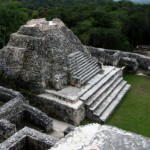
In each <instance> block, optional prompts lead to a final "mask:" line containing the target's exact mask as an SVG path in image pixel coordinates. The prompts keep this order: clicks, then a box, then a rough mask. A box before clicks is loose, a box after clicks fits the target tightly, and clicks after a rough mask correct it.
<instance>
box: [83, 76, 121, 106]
mask: <svg viewBox="0 0 150 150" xmlns="http://www.w3.org/2000/svg"><path fill="white" fill-rule="evenodd" d="M119 77H120V74H118V75H115V76H113V77H112V78H110V79H109V80H108V82H107V83H104V85H102V86H101V87H99V88H98V89H97V90H96V92H95V93H94V94H92V97H90V98H89V99H88V100H86V102H85V104H86V105H87V106H91V104H92V103H93V102H94V101H95V100H96V99H98V98H100V96H102V95H103V94H104V92H105V91H106V90H108V89H109V88H111V86H112V85H113V84H114V83H115V82H116V80H121V79H122V78H120V79H119Z"/></svg>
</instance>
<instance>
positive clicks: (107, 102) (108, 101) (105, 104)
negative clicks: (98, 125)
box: [94, 81, 127, 116]
mask: <svg viewBox="0 0 150 150" xmlns="http://www.w3.org/2000/svg"><path fill="white" fill-rule="evenodd" d="M126 84H127V82H126V81H122V83H120V84H119V85H118V86H117V87H116V88H115V90H114V91H113V92H112V93H111V94H110V96H109V97H107V99H106V100H105V101H104V102H103V103H102V104H101V105H100V106H99V107H97V109H96V110H94V115H96V116H100V115H101V114H102V113H103V112H104V111H105V110H106V109H107V107H108V106H109V105H110V104H111V103H112V102H113V100H115V98H116V97H117V95H118V94H119V93H120V92H121V91H122V89H123V88H124V87H125V85H126Z"/></svg>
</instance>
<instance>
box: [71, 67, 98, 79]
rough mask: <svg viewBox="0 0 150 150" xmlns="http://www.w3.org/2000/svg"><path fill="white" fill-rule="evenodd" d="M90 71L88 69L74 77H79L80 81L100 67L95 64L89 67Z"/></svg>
mask: <svg viewBox="0 0 150 150" xmlns="http://www.w3.org/2000/svg"><path fill="white" fill-rule="evenodd" d="M87 68H88V69H86V70H85V71H81V72H79V73H78V74H76V75H75V76H74V77H77V78H79V79H82V78H84V77H85V76H86V75H87V74H89V73H91V72H92V71H93V70H95V69H96V68H97V69H99V66H98V65H97V64H95V65H94V66H92V67H90V68H89V67H87Z"/></svg>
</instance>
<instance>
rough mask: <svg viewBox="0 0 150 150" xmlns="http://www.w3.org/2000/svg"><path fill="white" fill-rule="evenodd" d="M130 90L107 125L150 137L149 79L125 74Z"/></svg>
mask: <svg viewBox="0 0 150 150" xmlns="http://www.w3.org/2000/svg"><path fill="white" fill-rule="evenodd" d="M124 77H125V80H127V81H128V83H129V84H131V86H132V87H131V90H130V91H129V93H128V94H127V95H126V96H125V97H124V99H123V101H122V103H121V104H120V105H119V107H118V108H117V109H116V111H115V112H114V113H113V115H112V117H111V118H110V120H108V124H110V125H113V126H116V127H119V128H122V129H125V130H128V131H132V132H135V133H138V134H142V135H144V136H147V137H150V130H149V126H150V119H149V114H150V92H149V91H150V79H149V78H147V77H141V76H136V75H132V74H126V75H125V76H124Z"/></svg>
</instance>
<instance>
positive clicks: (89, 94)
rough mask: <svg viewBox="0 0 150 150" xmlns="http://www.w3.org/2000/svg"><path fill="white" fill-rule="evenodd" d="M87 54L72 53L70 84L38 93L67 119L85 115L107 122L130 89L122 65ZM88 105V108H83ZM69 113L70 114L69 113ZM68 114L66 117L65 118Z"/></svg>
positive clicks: (77, 119)
mask: <svg viewBox="0 0 150 150" xmlns="http://www.w3.org/2000/svg"><path fill="white" fill-rule="evenodd" d="M88 57H89V56H88V55H87V54H83V53H81V52H75V53H73V54H71V55H69V59H68V60H69V62H70V64H69V68H70V70H69V71H70V78H71V80H70V81H71V84H72V86H71V85H69V86H66V87H64V88H63V89H61V90H59V91H56V90H50V89H46V90H45V93H43V94H40V95H38V98H39V99H43V100H44V101H45V103H47V107H48V103H49V105H50V107H49V108H48V109H46V108H47V107H45V106H44V107H43V108H44V109H43V111H44V110H46V111H49V113H50V114H55V115H56V116H57V117H60V118H61V119H64V120H65V121H68V118H69V121H71V122H72V123H73V124H79V123H80V122H81V120H82V119H83V118H84V116H87V117H88V118H90V119H92V120H96V121H98V122H105V121H106V120H107V119H108V118H109V116H110V115H111V114H112V112H113V111H114V109H115V108H116V107H117V106H118V104H119V103H120V102H121V100H122V98H123V96H124V95H125V94H126V92H127V91H128V90H129V89H130V85H129V84H127V82H126V81H124V80H123V78H122V69H121V68H116V67H113V66H103V68H102V70H101V69H100V67H99V65H98V62H97V61H96V60H95V59H93V58H92V57H89V58H88ZM84 109H85V110H84ZM68 116H69V117H68ZM65 117H66V118H65Z"/></svg>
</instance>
